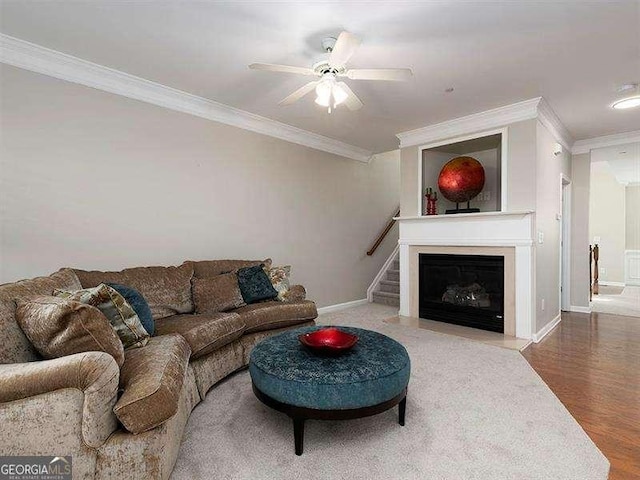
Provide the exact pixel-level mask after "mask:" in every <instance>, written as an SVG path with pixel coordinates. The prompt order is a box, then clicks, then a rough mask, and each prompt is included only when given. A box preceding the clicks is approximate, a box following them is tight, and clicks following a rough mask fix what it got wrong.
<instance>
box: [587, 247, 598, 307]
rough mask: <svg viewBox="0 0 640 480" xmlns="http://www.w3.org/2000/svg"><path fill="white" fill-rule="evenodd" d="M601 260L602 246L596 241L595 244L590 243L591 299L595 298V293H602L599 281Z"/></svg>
mask: <svg viewBox="0 0 640 480" xmlns="http://www.w3.org/2000/svg"><path fill="white" fill-rule="evenodd" d="M599 260H600V247H599V246H598V244H597V243H596V244H595V245H593V247H592V246H591V245H589V277H590V279H589V280H590V287H591V288H590V290H589V300H592V299H593V296H594V295H598V294H599V293H600V284H599V283H598V277H599V276H600V275H599V268H598V261H599Z"/></svg>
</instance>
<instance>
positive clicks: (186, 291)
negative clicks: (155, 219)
mask: <svg viewBox="0 0 640 480" xmlns="http://www.w3.org/2000/svg"><path fill="white" fill-rule="evenodd" d="M75 272H76V275H78V278H79V279H80V283H82V286H83V287H84V288H88V287H95V286H97V285H99V284H101V283H105V282H111V283H119V284H120V285H127V286H128V287H131V288H135V289H136V290H138V291H139V292H140V293H141V294H142V295H143V296H144V298H145V300H146V301H147V303H148V304H149V308H151V313H152V314H153V318H154V319H156V320H157V319H158V318H164V317H170V316H171V315H175V314H177V313H191V312H193V302H192V301H191V277H192V276H193V266H192V265H189V264H183V265H180V266H179V267H135V268H126V269H124V270H121V271H119V272H99V271H91V272H88V271H85V270H75Z"/></svg>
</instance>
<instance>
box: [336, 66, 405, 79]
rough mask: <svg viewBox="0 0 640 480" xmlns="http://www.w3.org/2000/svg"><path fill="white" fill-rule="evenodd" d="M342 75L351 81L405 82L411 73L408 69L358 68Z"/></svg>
mask: <svg viewBox="0 0 640 480" xmlns="http://www.w3.org/2000/svg"><path fill="white" fill-rule="evenodd" d="M343 75H344V76H345V77H347V78H350V79H351V80H387V81H391V82H406V81H407V80H409V79H411V77H412V76H413V72H412V71H411V69H410V68H358V69H355V70H347V71H346V72H345V73H344V74H343Z"/></svg>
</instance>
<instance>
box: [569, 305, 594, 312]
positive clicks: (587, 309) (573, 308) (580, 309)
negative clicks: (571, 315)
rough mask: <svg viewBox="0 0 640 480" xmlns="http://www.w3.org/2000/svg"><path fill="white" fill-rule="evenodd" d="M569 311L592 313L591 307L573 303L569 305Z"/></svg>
mask: <svg viewBox="0 0 640 480" xmlns="http://www.w3.org/2000/svg"><path fill="white" fill-rule="evenodd" d="M569 311H570V312H575V313H591V307H578V306H576V305H571V306H570V307H569Z"/></svg>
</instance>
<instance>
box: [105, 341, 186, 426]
mask: <svg viewBox="0 0 640 480" xmlns="http://www.w3.org/2000/svg"><path fill="white" fill-rule="evenodd" d="M190 354H191V349H190V348H189V344H188V343H187V341H186V340H185V339H184V338H182V337H181V336H180V335H162V336H159V337H152V338H151V339H150V340H149V343H148V344H147V345H145V346H144V347H142V348H133V349H130V350H127V351H126V352H125V359H124V364H123V365H122V368H121V369H120V389H121V390H123V392H122V396H121V397H120V399H119V400H118V402H117V403H116V406H115V407H114V408H113V411H114V413H115V414H116V417H118V420H120V422H121V423H122V425H123V426H124V428H126V429H127V430H128V431H130V432H132V433H141V432H145V431H147V430H151V429H152V428H155V427H157V426H158V425H161V424H162V423H164V422H166V421H167V420H168V419H170V418H171V417H172V416H173V415H174V414H175V413H176V411H177V410H178V400H179V399H180V391H181V390H182V383H183V381H184V378H185V375H186V372H187V366H188V365H189V355H190Z"/></svg>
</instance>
